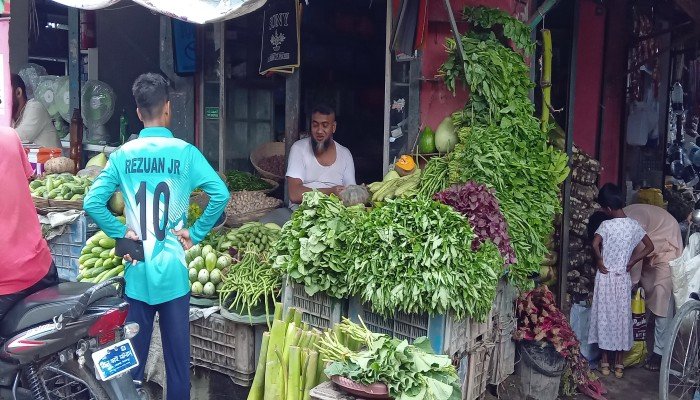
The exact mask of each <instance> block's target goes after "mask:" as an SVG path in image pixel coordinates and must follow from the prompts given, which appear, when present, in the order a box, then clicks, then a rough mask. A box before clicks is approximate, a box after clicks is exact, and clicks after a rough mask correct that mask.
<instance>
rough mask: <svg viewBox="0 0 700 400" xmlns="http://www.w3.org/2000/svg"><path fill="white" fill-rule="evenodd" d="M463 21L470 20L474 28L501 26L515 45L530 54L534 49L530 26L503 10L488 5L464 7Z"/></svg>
mask: <svg viewBox="0 0 700 400" xmlns="http://www.w3.org/2000/svg"><path fill="white" fill-rule="evenodd" d="M462 16H463V19H464V20H465V21H468V22H470V23H471V24H472V25H473V27H474V28H475V30H477V31H478V30H480V29H487V30H488V29H493V28H494V27H499V26H500V28H501V31H500V33H502V35H503V37H504V38H505V39H508V40H511V41H513V43H514V44H515V47H517V48H519V49H522V50H523V51H524V52H525V54H527V55H530V54H532V53H533V52H534V51H535V43H534V42H533V41H532V39H531V37H532V28H530V26H528V25H527V24H524V23H523V22H522V21H520V20H517V19H515V18H513V17H512V16H511V15H510V14H508V13H507V12H505V11H501V10H498V9H495V8H488V7H483V6H481V7H466V8H465V9H464V12H463V14H462Z"/></svg>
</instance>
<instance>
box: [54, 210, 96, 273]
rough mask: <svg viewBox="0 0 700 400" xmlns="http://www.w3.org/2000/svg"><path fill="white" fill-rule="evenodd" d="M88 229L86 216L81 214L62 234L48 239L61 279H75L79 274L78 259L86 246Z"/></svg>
mask: <svg viewBox="0 0 700 400" xmlns="http://www.w3.org/2000/svg"><path fill="white" fill-rule="evenodd" d="M86 231H87V226H86V223H85V216H80V218H78V219H77V220H76V221H75V222H73V223H72V224H70V225H69V226H67V227H66V230H65V231H64V232H63V233H62V234H61V235H59V236H56V237H55V238H53V239H51V240H49V241H48V244H49V249H50V250H51V257H52V258H53V262H54V264H56V269H57V271H58V278H59V279H63V280H67V281H75V278H76V277H77V276H78V259H79V258H80V251H81V250H82V249H83V247H84V246H85V240H86V238H87V236H86V234H87V233H86Z"/></svg>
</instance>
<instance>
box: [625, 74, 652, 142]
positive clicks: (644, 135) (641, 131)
mask: <svg viewBox="0 0 700 400" xmlns="http://www.w3.org/2000/svg"><path fill="white" fill-rule="evenodd" d="M649 82H651V81H649ZM626 137H627V144H628V145H630V146H646V144H647V142H648V141H649V139H658V137H659V101H658V100H657V99H656V97H655V96H654V88H653V84H651V83H650V84H647V88H646V90H645V91H644V97H643V99H642V101H634V102H632V103H631V104H630V109H629V113H628V115H627V135H626Z"/></svg>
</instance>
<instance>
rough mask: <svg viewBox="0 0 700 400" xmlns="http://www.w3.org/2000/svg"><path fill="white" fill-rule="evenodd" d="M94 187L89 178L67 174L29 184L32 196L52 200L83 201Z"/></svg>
mask: <svg viewBox="0 0 700 400" xmlns="http://www.w3.org/2000/svg"><path fill="white" fill-rule="evenodd" d="M90 185H92V178H90V177H88V176H82V177H81V176H74V175H71V174H69V173H67V172H64V173H62V174H52V175H46V176H45V177H44V178H42V179H36V180H34V181H32V182H31V183H29V190H30V191H31V192H32V196H34V197H40V198H44V199H52V200H74V201H78V200H80V201H82V200H83V196H85V195H86V194H87V192H88V191H89V190H90Z"/></svg>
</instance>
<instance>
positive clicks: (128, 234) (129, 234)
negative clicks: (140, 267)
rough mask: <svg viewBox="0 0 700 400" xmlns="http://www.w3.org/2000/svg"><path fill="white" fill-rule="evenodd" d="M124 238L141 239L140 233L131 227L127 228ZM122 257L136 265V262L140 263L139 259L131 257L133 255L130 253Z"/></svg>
mask: <svg viewBox="0 0 700 400" xmlns="http://www.w3.org/2000/svg"><path fill="white" fill-rule="evenodd" d="M124 238H125V239H131V240H139V235H137V234H136V232H134V231H132V230H131V229H127V231H126V235H124ZM122 258H124V259H125V260H126V261H127V262H130V263H132V264H134V265H136V263H138V261H136V260H134V259H133V258H131V255H129V254H124V257H122Z"/></svg>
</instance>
